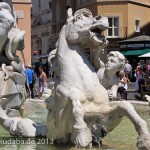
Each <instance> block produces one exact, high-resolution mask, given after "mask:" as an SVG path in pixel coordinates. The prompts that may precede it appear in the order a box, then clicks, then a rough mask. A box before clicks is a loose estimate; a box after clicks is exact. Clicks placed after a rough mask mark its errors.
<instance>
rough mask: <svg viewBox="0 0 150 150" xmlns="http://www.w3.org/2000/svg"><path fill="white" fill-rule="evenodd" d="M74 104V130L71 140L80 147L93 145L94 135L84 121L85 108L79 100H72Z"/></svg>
mask: <svg viewBox="0 0 150 150" xmlns="http://www.w3.org/2000/svg"><path fill="white" fill-rule="evenodd" d="M72 105H73V110H72V113H73V131H72V135H71V140H72V142H73V143H75V144H76V146H78V147H87V146H90V145H91V142H92V135H91V131H90V130H89V128H88V127H87V124H86V123H85V121H84V110H83V107H82V106H81V103H80V101H79V100H72Z"/></svg>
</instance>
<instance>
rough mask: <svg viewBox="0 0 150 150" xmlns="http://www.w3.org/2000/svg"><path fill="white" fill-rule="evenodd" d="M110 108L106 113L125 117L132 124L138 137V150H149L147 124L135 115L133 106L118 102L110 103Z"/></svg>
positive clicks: (149, 135)
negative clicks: (114, 113)
mask: <svg viewBox="0 0 150 150" xmlns="http://www.w3.org/2000/svg"><path fill="white" fill-rule="evenodd" d="M110 106H111V108H110V111H108V109H107V113H112V112H114V111H115V112H116V113H117V114H118V115H119V117H122V116H127V117H128V118H129V119H130V120H131V121H132V123H133V124H134V127H135V129H136V131H137V132H138V135H139V137H138V139H137V147H138V149H139V150H150V133H149V130H148V127H147V123H146V121H145V120H143V119H142V118H141V117H140V116H139V115H138V114H137V112H136V111H135V109H134V107H133V105H132V104H131V103H130V102H127V101H120V102H119V101H118V102H110ZM113 108H115V109H113ZM104 113H105V112H104Z"/></svg>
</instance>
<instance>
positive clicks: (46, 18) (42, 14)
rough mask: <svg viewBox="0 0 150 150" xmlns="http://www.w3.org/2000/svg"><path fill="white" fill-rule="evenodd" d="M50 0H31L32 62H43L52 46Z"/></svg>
mask: <svg viewBox="0 0 150 150" xmlns="http://www.w3.org/2000/svg"><path fill="white" fill-rule="evenodd" d="M51 7H52V1H51V0H38V1H37V0H32V12H31V16H32V18H31V19H32V36H31V37H32V43H31V49H32V62H33V64H35V63H39V62H40V63H41V64H44V63H46V61H47V57H48V53H49V51H50V50H51V49H52V48H54V45H55V43H53V40H52V39H53V38H54V37H53V35H52V8H51Z"/></svg>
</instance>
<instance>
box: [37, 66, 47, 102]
mask: <svg viewBox="0 0 150 150" xmlns="http://www.w3.org/2000/svg"><path fill="white" fill-rule="evenodd" d="M39 73H40V76H39V99H41V97H42V94H43V92H44V90H45V89H47V83H46V78H47V77H46V73H45V72H44V71H43V66H40V67H39Z"/></svg>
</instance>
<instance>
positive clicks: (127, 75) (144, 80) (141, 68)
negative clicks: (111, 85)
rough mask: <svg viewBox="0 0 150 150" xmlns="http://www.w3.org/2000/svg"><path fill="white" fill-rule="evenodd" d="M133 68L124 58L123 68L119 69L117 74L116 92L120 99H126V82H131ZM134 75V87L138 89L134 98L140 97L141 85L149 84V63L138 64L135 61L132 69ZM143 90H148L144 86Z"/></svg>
mask: <svg viewBox="0 0 150 150" xmlns="http://www.w3.org/2000/svg"><path fill="white" fill-rule="evenodd" d="M132 72H133V69H132V66H131V65H130V64H129V61H128V60H126V63H125V67H124V70H123V71H121V72H120V73H119V75H118V77H119V85H118V92H119V93H120V96H121V98H122V99H127V93H126V92H125V90H127V89H128V84H131V80H132V78H133V74H132ZM134 72H135V73H134V77H135V78H136V82H135V88H136V90H137V91H138V94H137V95H135V98H137V99H140V97H141V85H150V64H147V65H146V64H140V63H137V66H136V69H135V71H134ZM143 90H144V91H150V89H148V88H144V89H143Z"/></svg>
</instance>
